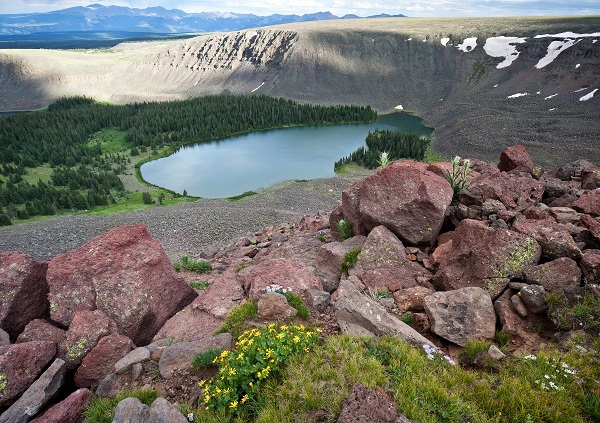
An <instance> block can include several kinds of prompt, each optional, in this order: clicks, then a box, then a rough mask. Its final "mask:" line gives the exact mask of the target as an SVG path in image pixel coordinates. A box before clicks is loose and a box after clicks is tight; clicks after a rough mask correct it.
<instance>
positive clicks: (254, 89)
mask: <svg viewBox="0 0 600 423" xmlns="http://www.w3.org/2000/svg"><path fill="white" fill-rule="evenodd" d="M263 85H265V83H264V82H263V83H262V84H260V85H259V86H258V87H256V88H255V89H253V90H252V91H251V92H254V91H256V90H258V89H259V88H260V87H262V86H263Z"/></svg>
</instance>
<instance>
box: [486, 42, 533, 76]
mask: <svg viewBox="0 0 600 423" xmlns="http://www.w3.org/2000/svg"><path fill="white" fill-rule="evenodd" d="M526 39H527V37H505V36H502V37H490V38H488V39H487V40H486V41H485V44H484V45H483V49H484V50H485V52H486V53H487V54H488V56H492V57H504V60H503V61H502V62H501V63H498V66H496V69H502V68H506V67H508V66H510V65H511V64H512V62H514V61H515V60H516V59H517V57H519V54H521V52H520V51H517V47H516V46H515V44H521V43H524V42H525V40H526Z"/></svg>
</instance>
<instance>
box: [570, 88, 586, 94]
mask: <svg viewBox="0 0 600 423" xmlns="http://www.w3.org/2000/svg"><path fill="white" fill-rule="evenodd" d="M585 90H587V88H580V89H578V90H575V91H573V92H574V93H580V92H582V91H585Z"/></svg>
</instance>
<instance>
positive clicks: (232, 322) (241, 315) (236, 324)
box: [215, 300, 258, 339]
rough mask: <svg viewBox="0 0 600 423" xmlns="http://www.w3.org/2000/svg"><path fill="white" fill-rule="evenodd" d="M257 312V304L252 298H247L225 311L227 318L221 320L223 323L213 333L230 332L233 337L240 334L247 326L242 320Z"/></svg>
mask: <svg viewBox="0 0 600 423" xmlns="http://www.w3.org/2000/svg"><path fill="white" fill-rule="evenodd" d="M256 313H258V306H257V305H256V304H255V303H254V301H252V300H248V301H246V302H244V303H242V304H240V305H239V306H237V307H234V308H232V309H231V310H229V313H227V319H225V322H223V325H222V326H221V327H220V328H219V330H217V331H216V332H215V335H218V334H220V333H231V335H232V336H233V337H234V339H235V338H237V337H238V336H240V335H241V334H242V332H244V331H245V330H246V329H248V328H249V326H248V325H247V324H245V323H244V322H245V321H246V320H247V319H250V318H252V317H254V316H256Z"/></svg>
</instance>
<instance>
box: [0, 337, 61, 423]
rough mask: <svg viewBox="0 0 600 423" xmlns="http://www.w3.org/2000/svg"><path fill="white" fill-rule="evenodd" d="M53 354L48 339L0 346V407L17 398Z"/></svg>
mask: <svg viewBox="0 0 600 423" xmlns="http://www.w3.org/2000/svg"><path fill="white" fill-rule="evenodd" d="M55 354H56V347H55V345H54V344H53V343H52V342H50V341H33V342H25V343H23V344H13V345H7V346H4V347H0V387H2V389H0V407H3V406H5V405H7V404H10V403H11V402H12V401H14V400H15V399H16V398H18V397H19V395H21V394H22V393H23V392H24V391H25V390H26V389H27V388H28V387H29V385H31V383H32V382H33V381H35V379H36V378H37V377H38V375H39V374H40V373H41V372H42V370H44V368H45V367H46V366H47V365H48V363H50V361H51V360H52V359H53V358H54V355H55ZM0 421H1V419H0Z"/></svg>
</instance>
